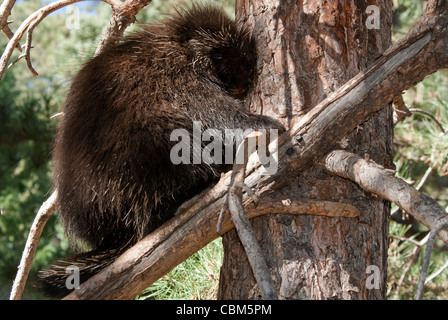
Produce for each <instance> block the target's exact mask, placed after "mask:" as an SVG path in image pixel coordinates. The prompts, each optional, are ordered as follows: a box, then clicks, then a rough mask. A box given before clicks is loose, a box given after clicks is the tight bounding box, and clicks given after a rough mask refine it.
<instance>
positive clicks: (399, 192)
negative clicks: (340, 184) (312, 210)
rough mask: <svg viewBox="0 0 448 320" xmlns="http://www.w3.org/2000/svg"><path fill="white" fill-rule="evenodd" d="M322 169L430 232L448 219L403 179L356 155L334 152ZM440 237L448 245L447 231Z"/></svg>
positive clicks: (434, 203)
mask: <svg viewBox="0 0 448 320" xmlns="http://www.w3.org/2000/svg"><path fill="white" fill-rule="evenodd" d="M325 168H326V169H327V171H328V172H330V173H333V174H336V175H339V176H341V177H344V178H347V179H350V180H352V181H354V182H356V183H357V184H359V185H360V186H361V187H362V188H363V189H364V190H366V191H369V192H373V193H375V194H376V195H378V196H380V197H382V198H384V199H387V200H389V201H392V202H394V203H395V204H396V205H398V206H399V207H400V208H401V209H402V210H404V211H406V212H407V213H409V214H411V215H413V216H414V217H415V218H416V219H417V220H418V221H420V222H421V223H423V224H424V225H425V226H426V227H428V228H429V229H434V228H435V227H436V226H438V225H439V223H440V221H444V219H446V218H447V214H446V211H445V210H444V209H443V208H442V207H441V206H440V205H439V204H438V203H437V202H436V201H434V200H433V199H431V198H429V197H428V196H426V195H424V194H422V193H420V192H419V191H418V190H416V189H415V188H414V187H412V186H410V185H409V184H407V183H406V182H404V181H403V180H402V179H400V178H397V177H394V176H393V175H391V174H390V173H389V172H388V171H386V170H385V169H384V168H383V167H382V166H380V165H378V164H376V163H374V162H373V161H366V160H364V159H363V158H361V157H360V156H358V155H355V154H352V153H350V152H346V151H342V150H337V151H332V152H330V153H329V154H328V155H327V157H326V158H325ZM439 236H440V238H441V239H442V240H443V241H444V242H445V243H446V244H448V230H442V231H440V234H439Z"/></svg>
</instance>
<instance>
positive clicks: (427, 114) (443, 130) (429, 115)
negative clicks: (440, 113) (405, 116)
mask: <svg viewBox="0 0 448 320" xmlns="http://www.w3.org/2000/svg"><path fill="white" fill-rule="evenodd" d="M409 111H411V112H413V113H414V112H418V113H422V114H424V115H426V116H428V117H430V118H431V119H432V120H434V122H435V123H436V124H437V126H438V127H439V129H440V130H441V131H442V132H443V133H445V129H443V126H442V124H441V123H440V122H439V120H437V119H436V117H434V115H433V114H431V113H430V112H428V111H425V110H422V109H419V108H410V109H409Z"/></svg>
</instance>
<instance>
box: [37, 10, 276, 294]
mask: <svg viewBox="0 0 448 320" xmlns="http://www.w3.org/2000/svg"><path fill="white" fill-rule="evenodd" d="M255 66H256V51H255V46H254V41H253V39H252V38H251V36H250V35H249V33H248V32H247V31H246V30H245V29H244V28H243V26H242V25H241V24H240V23H237V22H234V21H232V20H230V19H229V18H228V17H227V16H226V14H225V13H224V11H223V10H222V9H220V8H217V7H213V6H198V5H193V6H192V7H191V8H187V9H182V10H179V12H177V13H176V14H174V15H173V16H171V17H168V18H166V19H165V20H163V21H161V22H159V23H156V24H153V25H147V26H144V27H143V28H142V30H141V31H139V32H137V33H134V34H131V35H129V36H128V37H127V38H125V39H124V41H123V42H121V43H120V44H118V45H116V46H113V47H110V48H107V49H105V50H104V51H103V52H102V53H101V54H100V55H98V56H96V57H95V58H93V59H91V60H90V61H89V62H87V63H86V65H85V66H84V67H83V68H82V69H81V70H80V72H79V73H78V74H77V75H76V76H75V77H74V79H73V82H72V85H71V88H70V91H69V93H68V96H67V100H66V103H65V106H64V110H63V111H64V116H63V118H62V120H61V122H60V125H59V128H58V133H57V136H56V140H55V144H54V152H53V159H54V165H55V167H54V187H55V188H56V189H57V190H58V203H59V207H60V215H59V216H60V219H61V221H62V224H63V226H64V228H65V231H66V234H67V235H68V236H69V239H71V240H72V242H78V243H79V242H81V243H82V244H83V245H85V246H86V247H87V248H88V250H90V251H88V252H84V253H80V254H76V255H74V256H71V257H69V258H67V259H65V260H60V261H57V262H55V263H54V264H53V265H51V266H50V267H49V268H48V269H46V270H44V271H41V272H40V273H39V275H38V285H37V286H38V288H40V290H41V291H42V292H43V293H45V294H46V295H48V296H51V297H62V296H65V295H66V294H68V293H69V290H68V289H67V288H66V283H65V282H66V279H67V277H68V276H69V274H67V273H66V267H68V266H70V265H75V266H77V267H78V268H79V270H80V278H81V282H83V281H85V280H87V279H88V278H89V277H91V276H92V275H93V274H95V273H97V272H99V271H100V270H101V269H103V268H104V267H106V266H107V265H109V264H110V263H111V262H113V260H114V259H115V258H116V257H117V256H118V255H119V254H120V253H121V252H123V251H124V250H125V249H126V248H128V247H129V246H130V245H132V244H134V243H136V242H137V241H138V240H140V239H141V238H142V237H143V236H145V235H147V234H148V233H149V232H151V231H153V230H154V229H155V228H157V227H158V226H160V225H161V224H162V223H163V222H164V221H166V220H168V219H169V218H171V217H172V216H173V215H174V213H175V211H176V209H177V208H178V206H179V205H180V204H181V203H182V202H184V201H185V200H187V199H189V198H191V197H193V196H194V195H196V194H198V193H199V192H200V191H202V190H203V189H205V188H206V187H208V186H209V185H210V184H211V183H213V182H215V181H217V179H218V178H219V176H220V173H221V172H223V171H225V170H227V169H228V167H226V166H224V165H218V164H212V165H206V164H180V165H174V164H173V163H172V162H171V160H170V150H171V148H172V147H173V146H174V145H175V144H176V142H173V141H170V134H171V132H172V131H173V130H174V129H185V130H187V131H188V132H190V133H191V132H192V130H193V121H201V122H202V129H203V130H205V129H207V128H215V129H218V130H224V129H233V128H239V129H243V130H246V129H248V128H251V129H262V128H278V129H281V128H282V127H281V125H280V124H279V123H278V122H277V121H275V120H273V119H271V118H269V117H266V116H261V115H254V114H251V113H250V112H249V111H248V110H246V108H244V106H243V102H242V101H241V100H240V99H239V98H243V97H244V95H245V93H246V92H247V91H248V90H249V89H250V86H251V83H252V81H253V80H254V76H255ZM73 239H75V241H73Z"/></svg>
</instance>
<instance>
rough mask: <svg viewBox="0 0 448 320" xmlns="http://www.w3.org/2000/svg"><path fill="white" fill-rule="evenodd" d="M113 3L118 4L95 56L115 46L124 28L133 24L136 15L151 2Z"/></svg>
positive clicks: (127, 1) (132, 0)
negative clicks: (110, 46)
mask: <svg viewBox="0 0 448 320" xmlns="http://www.w3.org/2000/svg"><path fill="white" fill-rule="evenodd" d="M114 1H115V2H118V3H117V4H115V6H114V8H115V10H114V12H113V15H112V18H111V19H110V21H109V26H108V27H107V29H106V31H105V32H104V34H103V36H102V38H101V41H100V43H99V44H98V47H97V49H96V52H95V55H98V54H99V53H100V52H101V51H102V50H104V48H106V47H107V46H109V45H112V44H115V43H116V42H117V41H118V40H119V39H120V38H121V37H122V36H123V33H124V31H125V30H126V28H127V27H128V26H129V25H130V24H132V23H134V22H135V16H136V14H137V13H138V12H139V11H140V10H141V9H143V8H144V7H145V6H147V5H148V4H150V3H151V1H152V0H139V1H135V0H126V1H125V2H123V3H121V2H120V1H117V0H114Z"/></svg>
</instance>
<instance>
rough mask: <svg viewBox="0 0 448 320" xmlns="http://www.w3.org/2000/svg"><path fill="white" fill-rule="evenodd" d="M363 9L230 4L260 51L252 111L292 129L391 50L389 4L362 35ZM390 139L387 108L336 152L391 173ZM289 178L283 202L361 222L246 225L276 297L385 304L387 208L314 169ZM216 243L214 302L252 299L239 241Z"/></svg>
mask: <svg viewBox="0 0 448 320" xmlns="http://www.w3.org/2000/svg"><path fill="white" fill-rule="evenodd" d="M367 6H368V4H367V3H365V2H362V1H324V0H319V1H310V2H298V3H296V2H283V1H279V2H272V1H268V0H245V1H243V0H240V1H237V6H236V10H237V16H238V17H244V18H246V19H247V23H249V24H250V25H251V26H252V28H253V32H254V36H255V39H257V45H258V52H259V57H258V59H259V66H258V67H259V71H258V73H259V74H258V76H259V78H258V85H257V87H256V89H255V90H254V93H253V95H252V96H251V99H250V102H249V103H250V107H251V110H252V111H254V112H256V113H263V114H268V115H272V116H275V117H277V118H278V119H280V120H281V121H282V122H283V123H284V124H285V125H286V126H288V127H291V126H293V125H294V124H296V123H297V122H299V121H300V119H302V117H303V116H304V115H306V114H307V113H309V112H310V111H311V110H312V109H313V107H314V106H316V105H317V103H318V102H320V101H321V100H323V99H325V98H326V96H327V95H329V94H330V93H331V92H333V91H334V90H335V89H337V88H338V87H340V86H341V85H343V84H344V83H345V82H346V81H347V80H349V79H350V78H352V77H353V76H355V75H356V74H357V73H358V72H359V71H361V70H363V69H365V68H366V67H367V66H368V65H369V64H371V63H372V62H373V61H374V60H375V59H376V58H378V57H379V56H380V55H381V54H382V53H383V52H384V51H385V50H386V49H387V48H388V47H389V46H390V44H391V40H390V26H391V21H392V10H391V2H390V1H379V2H378V3H377V6H378V7H377V8H378V10H379V13H380V16H379V18H380V20H379V29H375V28H370V29H369V28H368V26H371V25H372V24H368V23H367V21H368V19H369V17H370V18H372V17H371V16H370V15H369V14H368V13H366V9H367ZM369 21H370V22H372V21H371V20H369ZM329 134H331V133H329ZM392 136H393V125H392V114H391V107H390V106H386V107H385V108H384V109H383V110H382V111H379V112H377V114H376V115H375V116H374V117H372V118H371V119H370V120H369V121H367V122H365V123H364V124H363V125H361V126H359V127H358V128H357V129H356V130H355V131H354V132H352V133H351V134H349V135H348V136H347V137H346V139H343V140H341V141H340V142H339V144H340V146H339V147H340V148H343V149H345V150H349V151H351V152H353V153H358V154H368V155H369V157H370V158H371V159H372V160H374V161H375V162H377V163H379V164H381V165H382V166H383V167H385V168H392V167H393V162H392ZM316 161H318V159H316ZM280 165H281V163H280ZM287 178H288V177H285V180H287V181H288V184H290V185H291V186H293V187H291V188H290V190H289V196H290V197H291V199H295V198H298V197H300V198H310V199H320V200H326V201H338V202H345V203H350V204H352V205H353V206H354V207H356V208H358V209H359V210H360V212H361V214H360V216H359V218H356V219H350V218H330V217H318V216H289V215H266V216H262V217H257V218H254V219H252V225H253V227H254V229H255V233H256V235H257V238H258V240H259V241H260V243H261V247H262V248H263V250H264V254H265V257H266V260H267V262H268V266H269V268H270V270H271V275H272V277H273V280H274V284H275V286H276V289H277V291H278V296H279V298H281V299H384V298H385V294H386V270H387V249H388V239H387V235H388V216H389V208H390V206H389V203H388V202H386V201H384V200H383V199H381V198H378V197H375V196H372V195H371V194H369V193H367V192H365V191H364V190H363V189H361V188H360V187H359V186H357V185H356V184H354V183H353V182H351V181H348V180H346V179H343V178H340V177H335V176H329V175H327V174H326V172H325V171H324V170H323V168H322V165H321V164H319V163H317V162H315V163H314V165H313V166H311V167H310V168H309V169H308V170H305V171H304V172H302V173H301V174H300V175H299V176H297V177H292V178H289V179H287ZM282 191H283V193H288V190H282ZM223 243H224V262H223V266H222V268H221V280H220V288H219V294H218V297H219V298H220V299H259V298H260V293H259V290H258V287H257V285H256V282H255V279H254V276H253V274H252V271H251V269H250V266H249V264H248V262H247V259H245V258H242V257H245V254H244V249H243V248H242V247H241V244H240V241H239V239H238V236H237V235H236V233H235V232H234V231H231V232H229V233H227V234H226V235H224V237H223ZM370 265H374V266H376V268H377V269H376V270H379V277H377V278H375V281H376V282H377V283H375V284H374V285H373V286H372V283H371V281H368V277H369V276H370V274H369V273H368V270H369V269H368V266H370Z"/></svg>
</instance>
